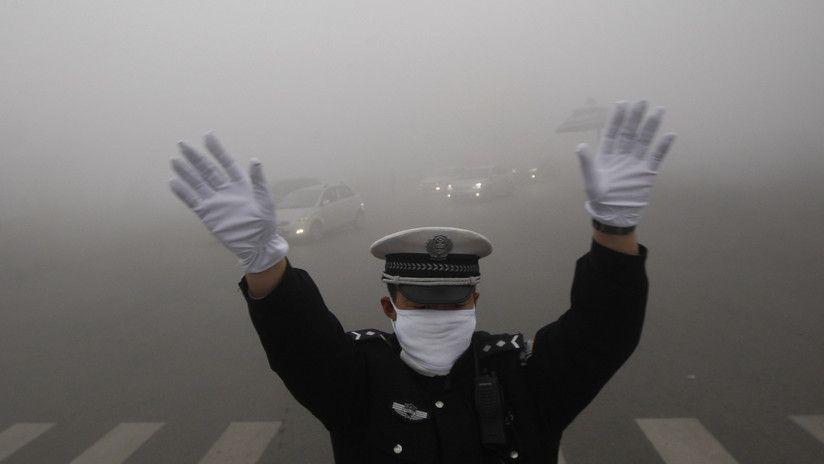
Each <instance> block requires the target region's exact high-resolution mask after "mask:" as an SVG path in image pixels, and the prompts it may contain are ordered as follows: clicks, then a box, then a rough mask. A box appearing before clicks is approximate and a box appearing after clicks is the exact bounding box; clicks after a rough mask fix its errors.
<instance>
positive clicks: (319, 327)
mask: <svg viewBox="0 0 824 464" xmlns="http://www.w3.org/2000/svg"><path fill="white" fill-rule="evenodd" d="M640 251H641V253H640V255H639V256H631V255H627V254H623V253H618V252H616V251H612V250H610V249H608V248H605V247H603V246H601V245H599V244H598V243H596V242H595V241H593V242H592V245H591V250H590V251H589V253H587V254H585V255H584V256H582V257H581V258H579V259H578V261H577V263H576V268H575V277H574V281H573V284H572V298H571V307H570V309H569V310H568V311H566V312H565V313H564V314H563V315H562V316H561V317H560V318H559V319H558V320H557V321H555V322H552V323H550V324H548V325H546V326H544V327H542V328H541V329H540V330H538V332H537V334H536V335H535V338H534V342H533V346H532V350H531V353H527V352H526V351H525V350H524V349H523V348H524V341H523V338H522V337H521V336H520V334H501V335H489V334H487V333H483V332H476V333H475V335H474V336H473V341H472V346H471V347H470V349H469V350H467V352H465V353H464V354H463V355H462V356H461V357H460V358H459V359H458V360H457V361H456V363H455V365H454V366H453V368H452V371H451V372H450V373H449V375H447V376H438V377H426V376H423V375H420V374H418V373H416V372H414V371H413V370H411V369H410V368H409V367H408V366H406V364H405V363H404V362H403V361H402V360H401V359H400V358H399V357H398V353H399V350H400V348H399V346H398V343H397V341H396V340H395V338H394V336H392V335H391V334H386V333H383V332H380V331H377V330H373V329H370V330H359V331H356V332H351V333H346V332H344V330H343V328H342V327H341V325H340V323H339V322H338V319H337V318H336V317H335V316H334V315H333V314H332V313H331V312H330V311H329V310H328V309H327V307H326V305H325V304H324V302H323V299H322V298H321V295H320V292H319V291H318V289H317V287H316V286H315V284H314V282H313V281H312V279H311V278H310V277H309V275H308V274H307V273H306V271H303V270H301V269H297V268H292V267H291V266H289V267H287V270H286V273H285V275H284V276H283V280H282V281H281V283H280V285H279V286H278V287H277V288H276V289H275V290H273V291H272V293H270V294H269V295H267V296H266V297H265V298H262V299H259V300H254V299H251V298H250V297H249V293H248V286H247V283H246V280H245V279H242V280H241V281H240V283H239V285H240V288H241V291H242V293H243V295H244V297H245V299H246V301H247V304H248V306H249V311H250V314H251V317H252V322H253V324H254V326H255V329H256V330H257V332H258V335H259V336H260V340H261V342H262V344H263V348H264V350H266V355H267V357H268V360H269V365H270V366H271V368H272V370H274V371H275V372H276V373H277V374H278V375H279V376H280V378H281V379H282V380H283V382H284V384H285V385H286V387H287V388H288V389H289V391H290V392H291V393H292V394H293V395H294V396H295V398H296V399H297V400H298V401H299V402H300V403H301V404H302V405H303V406H305V407H306V408H307V409H308V410H309V411H310V412H311V413H312V414H313V415H314V416H315V417H317V418H318V419H319V420H320V421H321V422H323V424H324V425H325V426H326V428H327V429H328V430H329V432H330V434H331V438H332V447H333V449H334V455H335V462H336V463H359V464H360V463H390V462H391V463H398V462H410V463H412V462H414V463H441V464H448V463H450V464H451V463H500V462H519V463H550V462H556V460H557V454H558V446H559V441H560V438H561V433H562V432H563V430H564V429H565V428H566V427H567V425H569V423H570V422H571V421H572V420H573V418H575V416H577V415H578V413H580V412H581V410H583V409H584V407H586V405H587V404H589V402H590V401H592V399H593V398H594V397H595V395H596V394H597V393H598V391H600V389H601V388H602V387H603V386H604V384H605V383H606V382H607V380H609V378H610V377H611V376H612V375H613V374H614V373H615V371H616V370H617V369H618V368H619V367H620V366H621V365H622V364H623V363H624V361H626V359H627V358H628V357H629V355H630V354H631V353H632V351H633V350H634V349H635V347H636V345H637V344H638V340H639V337H640V334H641V326H642V324H643V318H644V308H645V306H646V297H647V278H646V273H645V270H644V261H645V259H646V254H647V250H646V248H645V247H643V246H640ZM475 353H477V355H478V366H479V367H478V368H476V363H475ZM476 370H479V371H481V372H492V373H494V375H495V376H496V378H497V379H498V381H499V384H500V386H501V390H502V395H503V397H504V401H503V403H504V422H505V430H506V437H507V440H506V441H507V442H506V444H505V445H496V446H485V445H483V444H482V443H481V438H480V437H481V433H480V430H479V420H478V414H477V411H476V409H477V408H476V406H475V393H474V388H475V387H474V379H475V376H476Z"/></svg>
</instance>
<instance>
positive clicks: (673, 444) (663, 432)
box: [635, 418, 737, 464]
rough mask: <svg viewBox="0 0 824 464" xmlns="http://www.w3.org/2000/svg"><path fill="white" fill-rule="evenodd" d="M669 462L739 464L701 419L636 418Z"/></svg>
mask: <svg viewBox="0 0 824 464" xmlns="http://www.w3.org/2000/svg"><path fill="white" fill-rule="evenodd" d="M635 421H636V422H637V423H638V425H639V426H640V427H641V430H643V432H644V434H645V435H646V436H647V439H649V441H650V442H652V445H653V446H654V447H655V449H656V451H658V454H659V455H661V458H663V459H664V462H666V463H667V464H698V463H701V464H737V461H736V460H735V459H734V458H733V457H732V456H731V455H730V454H729V453H728V452H727V450H725V449H724V447H723V446H721V443H719V442H718V440H716V439H715V438H713V436H712V435H711V434H710V433H709V432H708V431H707V429H705V428H704V426H703V425H701V422H699V421H698V419H692V418H676V419H635Z"/></svg>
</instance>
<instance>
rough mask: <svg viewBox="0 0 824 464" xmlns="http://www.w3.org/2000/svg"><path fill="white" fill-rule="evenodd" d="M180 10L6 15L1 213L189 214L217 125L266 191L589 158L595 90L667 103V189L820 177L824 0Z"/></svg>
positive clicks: (182, 6) (50, 9)
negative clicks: (584, 151)
mask: <svg viewBox="0 0 824 464" xmlns="http://www.w3.org/2000/svg"><path fill="white" fill-rule="evenodd" d="M171 3H172V2H74V1H69V2H37V1H25V2H23V1H6V2H3V3H2V4H0V63H1V64H2V70H3V71H2V73H0V156H2V160H3V164H2V168H0V208H2V209H0V222H2V221H4V220H5V221H16V220H19V219H20V218H26V217H33V216H40V215H44V214H45V215H48V214H55V215H72V214H75V213H77V212H86V213H94V212H100V211H107V212H111V213H112V214H126V213H125V212H124V211H123V208H129V207H138V206H144V207H146V208H151V207H152V205H153V204H155V203H157V202H171V201H177V200H176V199H174V198H173V197H172V196H171V194H170V193H169V192H168V191H167V189H166V186H165V182H166V180H167V179H168V178H169V177H170V175H171V171H170V169H169V167H168V158H169V157H170V156H175V155H176V154H177V153H176V148H175V142H176V141H177V140H178V139H187V140H190V141H192V142H196V143H200V140H199V139H200V135H201V134H202V133H203V132H204V131H206V130H208V129H214V130H215V131H216V132H217V134H218V135H219V136H221V138H222V140H223V141H224V143H225V144H226V145H227V147H228V148H229V149H230V150H231V151H232V152H233V153H235V154H236V156H237V157H238V158H240V159H242V160H243V161H244V163H245V162H246V161H247V160H248V158H249V157H251V156H258V157H260V158H261V159H262V160H263V162H264V168H265V171H266V173H267V175H268V176H269V178H270V179H274V178H277V177H281V176H291V175H306V174H319V175H321V176H323V177H329V178H344V179H346V178H349V177H354V176H360V177H364V176H366V177H368V176H380V175H385V174H386V173H388V172H393V171H394V172H399V171H403V170H408V169H413V170H426V169H428V168H429V167H433V168H434V167H438V166H446V165H450V164H454V163H456V162H468V163H475V162H490V161H502V160H508V161H510V162H511V163H512V164H516V165H521V164H529V163H530V162H532V160H535V159H537V158H538V157H539V156H541V155H543V154H550V155H551V156H557V157H561V158H563V157H572V156H573V148H574V146H575V144H576V142H577V141H578V140H579V139H580V138H582V137H583V138H586V137H585V136H583V135H580V134H572V135H569V134H563V135H558V134H556V133H555V132H554V129H555V127H556V126H557V125H558V124H559V123H560V122H561V121H563V120H564V118H566V116H567V115H568V114H569V112H570V111H571V110H572V109H573V108H575V107H576V106H579V105H581V104H582V103H583V102H584V101H585V99H586V98H587V97H593V98H595V99H596V100H598V101H599V102H600V103H602V104H608V103H611V102H613V101H615V100H618V99H622V98H628V99H637V98H641V97H645V98H647V99H649V100H650V101H651V102H652V103H653V104H661V105H665V106H666V107H667V108H668V111H669V113H668V117H667V119H666V121H665V130H672V131H675V132H678V133H679V140H678V142H677V143H676V145H675V148H674V150H673V151H672V153H671V156H670V159H668V160H667V162H666V163H665V165H664V169H666V170H667V172H668V173H670V175H672V176H680V177H684V178H687V177H689V176H697V177H700V178H703V179H714V180H716V181H718V182H749V181H750V180H751V179H763V178H767V176H770V175H771V174H772V173H790V174H792V173H796V172H799V173H807V174H809V173H810V172H811V171H812V172H818V173H821V172H822V166H823V165H824V163H822V153H824V136H822V127H823V126H824V91H822V90H824V86H822V83H821V79H822V76H824V52H822V48H821V44H822V43H824V28H822V27H821V19H822V18H824V4H822V3H821V2H818V1H793V2H783V1H777V0H776V1H749V2H745V1H723V2H718V1H709V0H701V1H691V2H686V1H683V2H674V1H672V2H663V1H653V0H647V1H641V0H635V1H626V2H612V1H603V2H595V1H589V2H581V1H566V2H501V1H477V0H473V1H451V2H441V1H416V2H386V1H350V2H338V1H315V2H282V1H277V2H272V1H266V2H262V1H261V2H241V3H240V4H238V3H237V2H194V1H183V2H173V3H174V4H171ZM181 212H182V211H181Z"/></svg>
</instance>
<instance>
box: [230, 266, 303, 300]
mask: <svg viewBox="0 0 824 464" xmlns="http://www.w3.org/2000/svg"><path fill="white" fill-rule="evenodd" d="M292 271H293V269H292V265H291V263H289V261H288V260H287V261H286V269H285V270H284V272H283V277H281V280H280V283H279V284H278V286H277V287H275V288H273V289H272V291H271V292H269V294H268V295H266V296H263V297H261V298H255V297H253V296H252V295H250V294H249V283H248V282H247V281H246V276H245V275H244V276H243V277H241V278H240V282H238V284H237V285H238V287H240V293H241V294H243V298H244V299H245V300H246V302H247V303H249V304H255V305H259V304H261V303H262V302H264V301H266V300H270V299H273V298H277V295H278V294H279V293H280V292H279V290H280V288H281V287H283V286H284V285H283V284H284V282H286V280H287V279H289V278H291V274H292Z"/></svg>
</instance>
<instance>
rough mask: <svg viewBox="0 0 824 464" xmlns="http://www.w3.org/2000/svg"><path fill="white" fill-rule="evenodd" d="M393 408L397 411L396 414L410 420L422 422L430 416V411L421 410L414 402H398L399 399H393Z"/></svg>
mask: <svg viewBox="0 0 824 464" xmlns="http://www.w3.org/2000/svg"><path fill="white" fill-rule="evenodd" d="M392 410H393V411H395V414H397V415H399V416H401V417H402V418H404V419H406V420H408V421H410V422H420V421H422V420H426V419H428V418H429V413H428V412H426V411H421V410H420V409H418V407H417V406H415V405H414V404H412V403H398V402H397V401H393V402H392Z"/></svg>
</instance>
